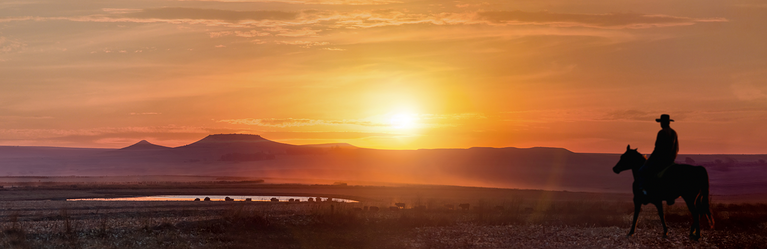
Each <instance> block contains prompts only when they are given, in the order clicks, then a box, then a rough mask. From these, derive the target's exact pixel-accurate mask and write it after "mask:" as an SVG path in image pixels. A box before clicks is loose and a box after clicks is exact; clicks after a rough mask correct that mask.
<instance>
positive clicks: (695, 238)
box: [690, 235, 700, 241]
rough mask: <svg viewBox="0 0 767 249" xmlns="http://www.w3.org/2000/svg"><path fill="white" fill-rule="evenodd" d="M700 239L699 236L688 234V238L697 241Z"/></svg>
mask: <svg viewBox="0 0 767 249" xmlns="http://www.w3.org/2000/svg"><path fill="white" fill-rule="evenodd" d="M698 239H700V236H695V235H690V240H693V241H698Z"/></svg>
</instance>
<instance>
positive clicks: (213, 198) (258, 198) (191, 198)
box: [67, 195, 357, 202]
mask: <svg viewBox="0 0 767 249" xmlns="http://www.w3.org/2000/svg"><path fill="white" fill-rule="evenodd" d="M205 197H210V201H224V199H226V197H229V198H232V199H234V201H245V199H246V198H250V199H251V200H252V201H266V202H268V201H271V199H272V198H277V199H278V200H279V201H280V202H288V201H289V200H290V199H293V200H294V201H296V200H300V201H301V202H307V201H309V198H312V199H314V200H316V199H317V197H308V196H267V195H155V196H139V197H120V198H81V199H67V201H194V199H196V198H200V201H202V200H204V199H205ZM321 199H322V201H327V200H328V198H327V197H321ZM332 200H333V201H334V202H357V201H355V200H349V199H339V198H333V199H332Z"/></svg>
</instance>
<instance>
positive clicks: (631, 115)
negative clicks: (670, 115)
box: [602, 110, 660, 121]
mask: <svg viewBox="0 0 767 249" xmlns="http://www.w3.org/2000/svg"><path fill="white" fill-rule="evenodd" d="M658 117H660V114H658V113H657V112H645V111H639V110H621V111H613V112H609V113H607V114H605V116H604V117H603V118H602V120H631V121H650V120H655V119H656V118H658Z"/></svg>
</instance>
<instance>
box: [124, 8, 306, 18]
mask: <svg viewBox="0 0 767 249" xmlns="http://www.w3.org/2000/svg"><path fill="white" fill-rule="evenodd" d="M297 15H298V13H294V12H284V11H234V10H219V9H197V8H170V7H168V8H156V9H143V10H141V11H139V12H135V13H127V14H124V16H126V17H133V18H147V19H197V20H225V21H240V20H292V19H295V18H296V16H297Z"/></svg>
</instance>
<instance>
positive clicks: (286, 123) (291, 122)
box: [217, 118, 388, 128]
mask: <svg viewBox="0 0 767 249" xmlns="http://www.w3.org/2000/svg"><path fill="white" fill-rule="evenodd" d="M217 122H222V123H229V124H245V125H256V126H265V127H279V128H286V127H299V126H314V125H363V126H384V125H388V124H381V123H375V122H371V121H367V120H347V119H344V120H321V119H303V118H264V119H256V118H244V119H224V120H219V121H217Z"/></svg>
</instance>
